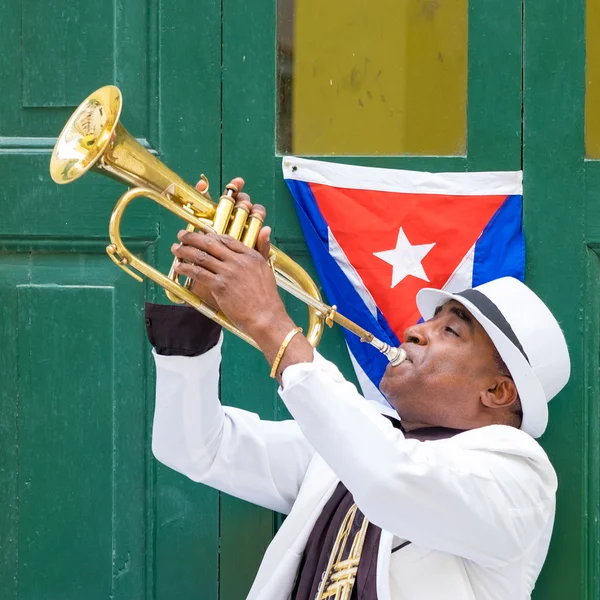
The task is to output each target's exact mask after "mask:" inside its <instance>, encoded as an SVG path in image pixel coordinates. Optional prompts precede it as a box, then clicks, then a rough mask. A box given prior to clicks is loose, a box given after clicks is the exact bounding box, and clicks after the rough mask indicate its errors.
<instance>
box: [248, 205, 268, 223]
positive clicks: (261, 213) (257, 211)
mask: <svg viewBox="0 0 600 600" xmlns="http://www.w3.org/2000/svg"><path fill="white" fill-rule="evenodd" d="M250 215H251V216H252V215H256V216H258V217H260V218H261V219H262V220H263V221H264V220H265V219H266V218H267V209H266V208H265V207H264V206H263V205H262V204H255V205H254V206H253V207H252V212H251V213H250Z"/></svg>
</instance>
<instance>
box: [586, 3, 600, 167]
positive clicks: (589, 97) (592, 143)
mask: <svg viewBox="0 0 600 600" xmlns="http://www.w3.org/2000/svg"><path fill="white" fill-rule="evenodd" d="M586 8H587V11H586V21H587V23H586V54H587V56H586V78H585V79H586V90H585V147H586V155H587V157H588V158H597V159H600V0H587V4H586Z"/></svg>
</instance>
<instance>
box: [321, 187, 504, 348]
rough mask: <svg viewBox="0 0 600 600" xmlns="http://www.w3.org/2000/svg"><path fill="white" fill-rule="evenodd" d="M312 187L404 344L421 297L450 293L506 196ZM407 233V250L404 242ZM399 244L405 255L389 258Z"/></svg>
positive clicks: (367, 286) (401, 251) (352, 261)
mask: <svg viewBox="0 0 600 600" xmlns="http://www.w3.org/2000/svg"><path fill="white" fill-rule="evenodd" d="M310 187H311V190H312V192H313V194H314V197H315V199H316V201H317V204H318V206H319V209H320V211H321V214H322V215H323V217H324V219H325V221H326V222H327V224H328V225H329V228H330V230H331V232H332V234H333V236H334V237H335V239H336V240H337V242H338V244H339V245H340V247H341V249H342V250H343V251H344V253H345V255H346V257H347V258H348V260H349V262H350V264H351V265H352V266H353V267H354V269H355V270H356V271H357V273H358V274H359V276H360V277H361V278H362V280H363V282H364V284H365V286H366V288H367V289H368V290H369V292H370V293H371V295H372V296H373V299H374V300H375V303H376V304H377V306H378V308H379V310H381V312H382V313H383V315H384V316H385V318H386V319H387V321H388V323H389V325H390V327H391V328H392V330H393V331H394V332H395V333H396V335H397V336H398V337H399V338H400V339H401V340H402V339H403V337H404V335H403V334H404V330H405V329H406V327H408V326H410V325H412V324H415V323H416V322H417V321H418V320H419V318H420V315H419V312H418V310H417V306H416V302H415V296H416V294H417V292H418V291H419V290H420V289H421V288H424V287H434V288H439V289H441V288H443V287H444V285H445V284H446V283H447V281H448V279H449V278H450V276H451V275H452V273H454V271H455V270H456V268H457V267H458V266H459V264H460V263H461V261H462V260H463V258H464V257H465V255H466V254H467V252H468V251H469V250H470V249H471V248H472V246H473V244H475V242H476V241H477V238H478V237H479V236H480V235H481V233H482V231H483V230H484V228H485V226H486V225H487V224H488V223H489V221H490V219H491V218H492V217H493V216H494V214H495V213H496V211H497V210H498V209H499V208H500V206H501V205H502V203H503V202H504V201H505V200H506V198H507V196H506V195H502V196H492V195H490V196H455V195H452V196H450V195H443V194H414V193H400V192H378V191H371V190H356V189H345V188H336V187H330V186H326V185H322V184H314V183H311V184H310ZM401 228H402V232H403V234H404V236H405V238H404V239H405V240H407V242H408V244H409V245H408V246H406V242H403V241H402V239H399V233H400V229H401ZM400 237H402V234H400ZM397 244H398V252H395V253H393V252H390V251H392V250H395V249H396V247H397ZM432 244H433V246H431V245H432ZM411 247H412V248H411ZM415 247H416V248H415ZM375 253H378V254H379V256H376V254H375ZM381 253H385V254H383V256H382V254H381ZM411 257H412V258H411ZM398 261H399V262H400V263H402V264H395V266H394V264H390V263H398ZM404 263H406V264H404ZM421 277H426V278H427V279H429V281H426V280H425V279H424V278H421ZM394 278H395V280H396V281H394ZM393 284H394V285H393Z"/></svg>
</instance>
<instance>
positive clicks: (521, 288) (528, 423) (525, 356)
mask: <svg viewBox="0 0 600 600" xmlns="http://www.w3.org/2000/svg"><path fill="white" fill-rule="evenodd" d="M450 300H456V301H457V302H460V303H461V304H462V305H463V306H464V307H465V308H466V309H468V311H469V312H470V313H471V314H472V315H473V317H474V318H475V319H477V321H479V323H480V324H481V325H482V326H483V328H484V329H485V331H486V332H487V334H488V335H489V336H490V338H491V340H492V342H493V343H494V345H495V346H496V349H497V350H498V352H499V354H500V356H501V357H502V360H503V361H504V362H505V363H506V366H507V367H508V370H509V371H510V374H511V376H512V378H513V380H514V382H515V385H516V386H517V390H518V391H519V396H520V398H521V405H522V407H523V422H522V424H521V429H522V430H523V431H525V432H527V433H528V434H529V435H531V436H532V437H534V438H537V437H539V436H541V435H542V434H543V433H544V431H545V429H546V425H547V424H548V402H549V401H550V400H551V399H552V398H553V397H554V396H556V394H558V392H560V390H562V388H563V387H564V386H565V385H566V384H567V381H568V380H569V375H570V372H571V361H570V359H569V350H568V348H567V343H566V341H565V337H564V335H563V332H562V330H561V328H560V325H559V324H558V322H557V321H556V319H555V318H554V316H553V315H552V313H551V312H550V310H549V309H548V307H547V306H546V305H545V304H544V303H543V302H542V300H540V298H538V297H537V296H536V295H535V294H534V293H533V292H532V291H531V290H530V289H529V288H528V287H527V286H526V285H525V284H524V283H521V282H520V281H519V280H518V279H514V278H513V277H502V278H501V279H496V280H494V281H490V282H489V283H484V284H483V285H479V286H477V287H475V288H473V289H470V290H465V291H464V292H458V293H450V292H445V291H443V290H435V289H432V288H424V289H422V290H420V291H419V293H418V294H417V306H418V308H419V311H420V312H421V315H423V318H424V319H425V320H427V319H431V317H433V314H434V312H435V309H436V308H437V307H438V306H441V305H442V304H445V303H446V302H449V301H450Z"/></svg>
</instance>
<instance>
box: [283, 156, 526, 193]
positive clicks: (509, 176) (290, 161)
mask: <svg viewBox="0 0 600 600" xmlns="http://www.w3.org/2000/svg"><path fill="white" fill-rule="evenodd" d="M282 168H283V177H284V178H285V179H296V180H297V181H306V182H309V183H321V184H324V185H330V186H333V187H341V188H351V189H355V190H373V191H379V192H404V193H413V194H444V195H448V196H493V195H498V196H504V195H506V196H509V195H512V194H518V195H523V172H522V171H488V172H482V173H426V172H419V171H401V170H398V169H382V168H379V167H357V166H354V165H340V164H337V163H331V162H324V161H320V160H308V159H306V158H297V157H295V156H284V157H283V159H282Z"/></svg>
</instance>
